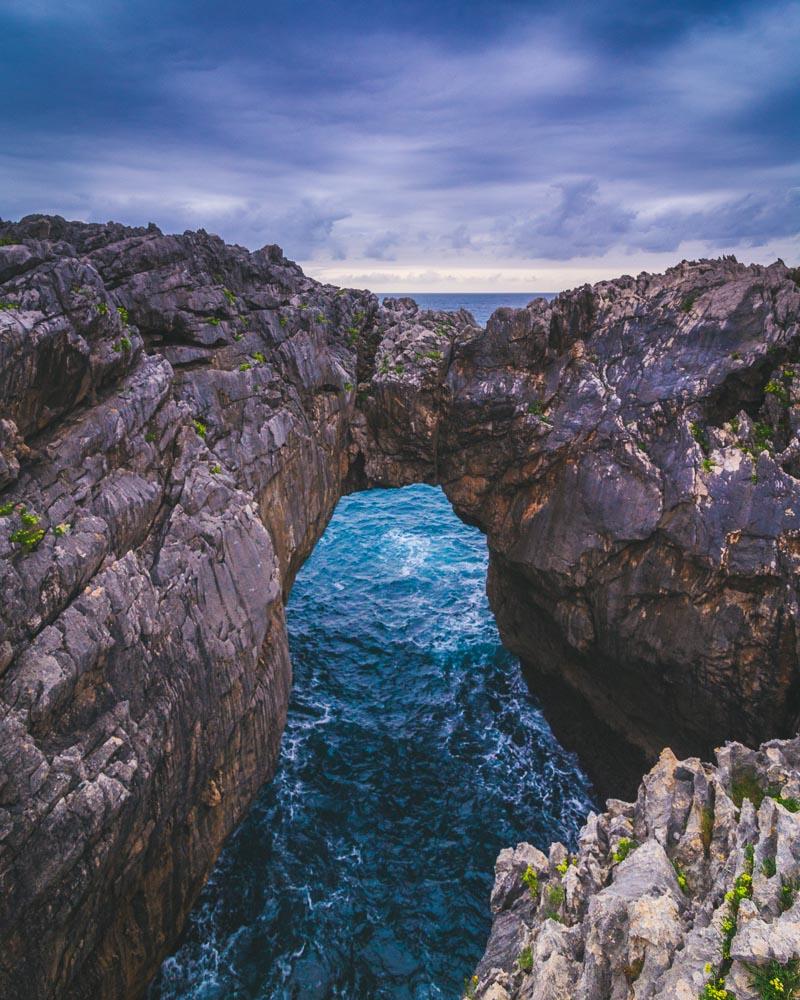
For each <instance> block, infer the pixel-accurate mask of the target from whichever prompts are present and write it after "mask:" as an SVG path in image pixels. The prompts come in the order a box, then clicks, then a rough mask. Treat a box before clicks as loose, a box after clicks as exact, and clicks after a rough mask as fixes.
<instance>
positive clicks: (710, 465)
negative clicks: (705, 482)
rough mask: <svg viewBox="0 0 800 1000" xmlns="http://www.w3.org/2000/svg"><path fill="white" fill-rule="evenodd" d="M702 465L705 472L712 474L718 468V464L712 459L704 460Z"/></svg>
mask: <svg viewBox="0 0 800 1000" xmlns="http://www.w3.org/2000/svg"><path fill="white" fill-rule="evenodd" d="M700 465H701V466H702V467H703V472H711V471H713V469H714V468H716V465H717V463H716V462H714V461H713V460H712V459H710V458H704V459H703V461H702V462H701V463H700Z"/></svg>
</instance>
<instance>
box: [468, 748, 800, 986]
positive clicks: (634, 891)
mask: <svg viewBox="0 0 800 1000" xmlns="http://www.w3.org/2000/svg"><path fill="white" fill-rule="evenodd" d="M799 753H800V738H796V739H794V740H791V741H788V742H782V741H778V740H774V741H771V742H769V743H766V744H764V745H763V746H762V747H761V749H760V750H758V751H750V750H747V749H746V748H745V747H742V746H740V745H738V744H731V745H729V746H727V747H725V748H724V749H723V750H721V751H720V752H719V753H718V755H717V764H716V765H711V764H701V763H700V761H698V760H695V759H690V760H685V761H678V760H677V759H676V758H675V757H674V755H673V754H671V753H670V752H669V751H665V753H664V754H663V755H662V757H661V760H660V761H659V763H658V764H657V765H656V767H654V768H653V770H652V771H651V772H650V773H649V774H648V775H647V776H646V777H645V778H644V780H643V781H642V784H641V787H640V789H639V795H638V797H637V799H636V802H635V803H631V804H630V805H629V806H628V807H627V808H626V809H625V812H626V813H628V814H629V815H628V816H627V817H625V819H624V823H627V824H629V826H630V827H632V830H633V831H634V832H635V834H636V840H635V841H633V842H632V844H631V846H630V851H629V853H628V854H627V856H625V857H621V852H620V850H619V844H620V841H621V839H622V838H620V837H617V838H614V837H613V836H610V832H611V830H612V829H614V828H618V829H624V828H625V827H624V826H622V827H621V826H620V824H619V819H620V811H621V804H620V803H610V806H611V808H610V809H609V810H608V811H607V812H606V813H603V814H601V815H599V816H597V815H592V816H590V818H589V821H588V823H587V825H586V827H585V828H584V830H583V831H582V833H581V837H580V848H579V851H578V855H577V857H576V858H575V863H574V864H572V865H570V866H569V867H568V868H566V870H565V871H564V870H563V866H562V868H561V869H559V868H557V867H556V866H555V865H553V864H551V865H550V868H549V870H548V871H547V873H546V876H545V878H543V879H541V880H540V885H539V887H538V890H537V894H536V899H534V900H531V899H530V898H528V899H526V900H525V905H521V904H520V902H519V901H520V900H523V899H524V898H525V897H524V893H525V886H524V885H523V884H522V882H520V883H519V888H518V891H517V892H516V893H515V892H514V891H513V887H512V886H511V884H510V879H511V876H512V873H513V872H514V871H516V872H519V867H520V866H519V865H516V868H514V867H512V865H511V863H510V862H511V859H512V854H511V852H509V851H503V852H502V853H501V854H500V857H499V858H498V862H497V868H496V883H495V893H494V894H493V896H492V899H493V904H494V903H495V902H497V903H499V909H498V910H497V912H496V913H495V916H494V922H493V925H492V932H491V935H490V937H489V942H488V945H487V949H486V954H485V955H484V958H483V960H482V961H481V964H480V965H479V966H478V969H477V971H476V975H477V977H478V983H477V987H476V989H475V991H474V993H475V996H476V997H477V998H479V1000H482V998H484V997H487V996H491V995H492V992H491V991H492V989H493V988H494V984H495V983H496V982H498V981H500V982H501V984H502V986H503V989H505V990H506V992H507V993H508V995H509V998H510V1000H529V998H531V997H551V996H552V997H556V996H558V997H569V998H571V1000H596V998H599V997H608V998H612V1000H633V998H635V1000H648V998H665V1000H666V998H670V1000H672V998H676V1000H697V998H698V997H699V995H700V993H701V992H702V990H703V988H704V986H705V984H706V983H707V982H709V981H710V979H711V977H712V976H713V977H714V978H715V979H716V978H718V977H719V976H720V975H721V976H722V977H723V979H724V981H725V984H726V988H728V989H732V990H733V992H734V993H735V995H736V996H737V997H753V998H755V997H756V996H757V994H755V993H753V992H752V989H751V985H750V981H751V976H750V968H751V967H753V966H758V965H762V966H765V965H766V964H767V963H768V962H769V961H770V960H775V961H777V962H778V963H779V964H781V965H786V964H787V963H790V962H792V961H794V960H797V959H800V898H799V897H798V890H799V889H800V812H795V811H794V810H796V809H800V800H791V799H790V798H787V797H786V796H785V795H783V792H782V790H783V789H784V788H786V787H787V785H792V784H793V783H796V782H797V781H798V779H799V778H800V770H798V763H799V759H798V754H799ZM732 761H733V762H734V765H735V766H734V768H733V770H731V767H730V765H731V762H732ZM709 788H710V789H711V790H712V792H713V800H712V801H713V810H714V812H713V817H712V819H711V820H709V821H708V822H707V823H706V824H704V833H703V835H701V836H700V837H697V836H696V835H695V831H694V829H693V827H694V817H695V816H696V815H697V812H698V811H700V812H703V811H704V810H706V809H707V808H708V805H707V803H708V801H709V800H708V789H709ZM742 795H744V796H745V798H744V799H742V798H741V796H742ZM747 795H751V796H753V797H754V798H755V799H756V800H757V802H755V803H753V802H751V801H750V799H748V798H747V797H746V796H747ZM781 796H783V797H782V798H781ZM756 806H758V808H757V809H756ZM787 807H788V808H787ZM712 829H713V836H711V831H712ZM615 839H616V844H617V847H616V848H614V847H613V843H614V841H615ZM534 851H536V849H535V848H532V847H531V846H530V845H525V844H520V845H519V846H518V847H517V848H516V850H515V851H514V852H513V857H514V858H517V857H519V858H523V857H526V856H533V852H534ZM563 852H564V848H563V847H561V852H560V853H561V855H562V856H563ZM536 854H537V856H538V855H539V852H536ZM554 856H558V853H557V852H554V851H552V850H551V858H552V857H554ZM743 872H744V873H746V874H747V873H749V878H751V879H752V882H751V883H748V882H744V883H742V884H744V885H745V886H747V885H751V889H750V890H748V891H747V892H746V893H745V894H744V897H743V898H742V899H741V900H740V902H739V905H738V912H736V914H735V916H734V917H733V928H732V933H731V938H730V955H729V960H728V961H726V960H725V956H724V952H723V937H724V923H723V922H724V920H725V918H726V917H730V914H731V910H730V898H729V897H726V893H735V886H736V884H737V883H736V879H737V877H738V876H740V875H741V874H742V873H743ZM569 882H571V883H572V886H571V891H569V890H568V891H566V893H565V896H566V902H565V905H564V909H563V911H562V912H561V914H560V919H562V920H563V921H564V926H562V925H560V924H555V923H554V921H553V920H552V919H550V915H551V912H552V911H551V909H550V908H549V906H548V897H549V895H550V894H552V892H553V889H554V888H559V887H560V888H563V887H564V886H565V884H566V883H569ZM783 887H788V889H786V888H783ZM748 893H749V894H748ZM750 897H752V898H750ZM778 897H781V899H780V900H779V898H778ZM494 908H495V907H494V906H493V909H494ZM523 948H529V949H530V953H531V955H532V957H533V962H532V964H531V968H530V971H529V972H523V970H522V969H521V968H520V956H521V952H522V950H523Z"/></svg>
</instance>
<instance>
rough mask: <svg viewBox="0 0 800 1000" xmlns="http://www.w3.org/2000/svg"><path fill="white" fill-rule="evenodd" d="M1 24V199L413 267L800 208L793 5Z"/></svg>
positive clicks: (113, 13) (65, 12)
mask: <svg viewBox="0 0 800 1000" xmlns="http://www.w3.org/2000/svg"><path fill="white" fill-rule="evenodd" d="M656 7H657V9H655V8H656ZM651 8H652V9H651ZM0 31H2V36H3V38H4V39H5V42H6V44H5V45H4V59H3V61H2V64H0V81H1V82H2V85H3V91H4V93H5V94H6V95H13V99H7V100H5V101H4V102H3V110H2V112H0V116H2V117H1V120H0V124H1V125H2V128H3V136H4V142H3V145H2V147H1V148H0V192H2V198H1V199H0V214H2V215H4V216H6V217H9V216H16V215H19V214H22V213H25V212H28V211H37V210H49V211H60V212H62V213H65V214H69V215H73V216H82V217H91V218H107V217H112V216H113V217H116V218H119V219H121V220H122V221H129V222H136V223H141V222H142V221H148V220H150V219H152V220H154V221H156V222H158V223H159V224H160V225H162V226H163V227H164V228H168V229H178V230H181V229H183V228H186V227H190V226H192V227H194V226H200V225H203V226H205V227H206V228H209V229H217V230H218V231H220V232H221V233H222V235H224V236H225V237H226V238H228V239H230V240H236V241H239V242H243V243H246V244H248V245H257V244H261V243H264V242H272V241H279V242H281V243H282V244H283V245H284V246H285V247H286V249H287V251H288V252H289V253H290V255H292V256H295V257H298V258H301V259H304V258H305V259H309V258H316V259H320V260H325V259H330V260H345V259H356V258H361V259H373V260H378V261H388V260H397V261H404V262H407V263H409V264H413V265H414V266H415V267H426V268H427V267H429V266H431V265H434V264H436V263H438V262H439V261H442V260H443V261H451V262H452V261H455V260H467V261H469V262H470V263H473V264H475V265H483V264H485V265H487V266H493V265H492V261H497V260H499V259H504V260H515V259H516V260H530V259H540V260H565V261H566V260H571V259H573V258H582V259H583V258H598V257H602V256H603V255H604V254H605V253H606V252H608V251H609V250H611V249H612V248H621V249H622V250H623V251H624V252H626V253H629V254H631V255H632V256H633V257H634V258H636V257H637V255H641V254H642V253H646V252H655V251H672V250H677V249H678V248H679V247H680V246H681V244H682V243H685V242H694V243H699V244H702V245H703V246H706V247H708V249H709V251H710V252H714V251H715V250H719V249H729V248H732V247H737V246H741V247H748V246H750V247H753V246H760V245H764V244H769V243H774V242H775V241H780V240H787V239H792V238H794V237H796V235H797V233H798V230H800V206H799V205H798V194H797V184H798V162H800V149H799V148H798V146H799V145H800V129H798V128H797V105H798V80H799V79H800V74H799V73H798V60H797V58H796V52H797V45H798V41H799V40H800V6H799V5H798V4H797V3H773V4H769V3H738V4H737V3H731V2H725V3H716V2H706V3H704V4H702V5H701V4H690V3H686V2H680V0H678V2H674V3H671V4H669V5H646V4H639V5H633V4H630V3H627V2H626V3H622V2H606V3H591V4H590V3H585V4H584V3H580V2H579V3H577V4H570V5H569V6H568V7H567V6H565V7H564V8H562V9H559V8H557V7H554V5H552V4H536V3H532V2H525V3H512V2H506V3H500V4H497V3H488V2H486V3H471V4H464V3H458V4H457V3H451V2H443V3H438V4H423V3H417V2H410V0H409V2H403V0H399V2H398V0H395V2H392V3H391V4H390V3H380V2H371V3H362V2H350V3H345V2H336V3H334V2H332V0H315V2H309V3H304V4H300V3H296V2H293V0H285V2H273V3H263V2H261V3H255V2H240V3H238V4H228V5H221V4H219V3H218V2H213V3H212V2H211V0H192V2H189V0H185V2H184V0H168V2H162V3H155V2H154V0H152V2H151V0H140V2H138V3H133V4H131V3H122V2H121V0H71V2H70V0H60V2H59V3H56V2H51V0H5V2H4V3H3V5H2V6H1V7H0ZM445 266H449V265H447V264H445Z"/></svg>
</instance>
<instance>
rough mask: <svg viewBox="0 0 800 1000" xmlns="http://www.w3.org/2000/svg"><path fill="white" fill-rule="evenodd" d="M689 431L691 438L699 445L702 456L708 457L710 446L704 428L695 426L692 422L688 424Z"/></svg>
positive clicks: (698, 425)
mask: <svg viewBox="0 0 800 1000" xmlns="http://www.w3.org/2000/svg"><path fill="white" fill-rule="evenodd" d="M689 430H690V432H691V435H692V437H693V438H694V439H695V441H696V442H697V443H698V444H699V445H700V450H701V451H702V453H703V454H704V455H708V453H709V451H710V450H711V446H710V445H709V443H708V434H707V432H706V429H705V427H701V426H700V424H697V423H695V422H694V421H692V423H690V424H689Z"/></svg>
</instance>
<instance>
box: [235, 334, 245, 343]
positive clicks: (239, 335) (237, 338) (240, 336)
mask: <svg viewBox="0 0 800 1000" xmlns="http://www.w3.org/2000/svg"><path fill="white" fill-rule="evenodd" d="M243 338H244V334H243V333H234V335H233V339H234V340H236V341H239V340H242V339H243Z"/></svg>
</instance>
